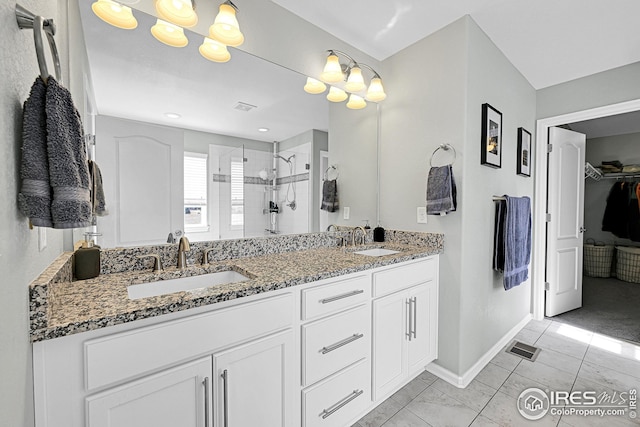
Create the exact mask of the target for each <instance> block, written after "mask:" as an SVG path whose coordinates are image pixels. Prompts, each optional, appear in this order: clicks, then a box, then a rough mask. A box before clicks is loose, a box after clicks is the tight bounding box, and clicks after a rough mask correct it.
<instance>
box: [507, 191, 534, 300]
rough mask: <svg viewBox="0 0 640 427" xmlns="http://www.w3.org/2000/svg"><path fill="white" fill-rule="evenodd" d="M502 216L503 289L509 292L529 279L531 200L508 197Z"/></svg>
mask: <svg viewBox="0 0 640 427" xmlns="http://www.w3.org/2000/svg"><path fill="white" fill-rule="evenodd" d="M505 199H506V200H507V203H506V204H507V210H506V212H505V216H504V280H503V284H504V289H505V290H509V289H511V288H513V287H514V286H518V285H520V284H521V283H523V282H524V281H525V280H527V279H528V278H529V261H530V260H531V200H530V199H529V198H528V197H509V196H505Z"/></svg>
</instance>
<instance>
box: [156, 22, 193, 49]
mask: <svg viewBox="0 0 640 427" xmlns="http://www.w3.org/2000/svg"><path fill="white" fill-rule="evenodd" d="M151 34H153V37H155V38H156V39H157V40H158V41H161V42H162V43H164V44H166V45H168V46H172V47H185V46H186V45H187V44H188V43H189V39H187V36H185V35H184V29H183V28H182V27H179V26H177V25H174V24H172V23H171V22H167V21H163V20H162V19H158V20H157V21H156V25H154V26H153V27H151Z"/></svg>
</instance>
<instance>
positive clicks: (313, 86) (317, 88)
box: [304, 77, 327, 95]
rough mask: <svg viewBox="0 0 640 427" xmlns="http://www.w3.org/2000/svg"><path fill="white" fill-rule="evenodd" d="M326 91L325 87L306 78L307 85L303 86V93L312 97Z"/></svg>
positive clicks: (316, 81) (318, 81)
mask: <svg viewBox="0 0 640 427" xmlns="http://www.w3.org/2000/svg"><path fill="white" fill-rule="evenodd" d="M325 90H327V85H325V84H324V83H322V82H321V81H320V80H316V79H314V78H313V77H307V83H306V84H305V85H304V91H305V92H307V93H310V94H312V95H316V94H318V93H322V92H324V91H325Z"/></svg>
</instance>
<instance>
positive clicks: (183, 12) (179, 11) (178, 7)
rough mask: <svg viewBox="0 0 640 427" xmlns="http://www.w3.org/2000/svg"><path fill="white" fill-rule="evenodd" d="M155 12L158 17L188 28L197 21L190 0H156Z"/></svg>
mask: <svg viewBox="0 0 640 427" xmlns="http://www.w3.org/2000/svg"><path fill="white" fill-rule="evenodd" d="M156 12H157V13H158V17H159V18H160V19H162V20H164V21H169V22H171V23H172V24H175V25H179V26H181V27H187V28H189V27H193V26H194V25H196V24H197V23H198V15H196V8H195V4H194V2H193V1H192V0H156Z"/></svg>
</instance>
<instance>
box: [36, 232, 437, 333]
mask: <svg viewBox="0 0 640 427" xmlns="http://www.w3.org/2000/svg"><path fill="white" fill-rule="evenodd" d="M371 247H377V248H388V249H395V250H399V251H400V252H399V253H396V254H391V255H385V256H380V257H371V256H366V255H359V254H355V253H353V252H354V250H361V249H367V248H371ZM441 252H442V245H441V244H440V245H409V244H399V243H381V244H375V245H365V246H359V247H357V248H352V247H348V248H347V249H346V250H345V249H343V248H337V247H319V248H311V249H307V250H298V251H294V252H282V253H275V254H267V255H260V256H249V257H244V258H237V259H227V260H221V261H214V262H213V263H211V264H210V265H209V266H206V267H204V266H201V265H194V264H191V265H189V267H188V268H185V269H184V270H178V269H177V268H175V266H172V267H170V268H165V269H164V271H160V272H156V273H154V272H152V271H151V270H150V269H149V270H144V271H133V272H120V273H113V274H103V275H100V276H98V277H96V278H94V279H89V280H77V281H59V282H56V281H51V280H49V282H47V284H46V286H44V285H40V287H38V286H39V285H38V281H36V282H34V283H33V284H32V285H31V312H32V313H31V314H32V316H31V340H32V341H34V342H35V341H41V340H45V339H51V338H56V337H61V336H65V335H71V334H75V333H79V332H84V331H90V330H95V329H100V328H103V327H107V326H112V325H117V324H121V323H126V322H131V321H134V320H138V319H144V318H149V317H154V316H159V315H162V314H167V313H172V312H178V311H182V310H187V309H190V308H194V307H201V306H205V305H210V304H215V303H218V302H222V301H228V300H232V299H236V298H241V297H245V296H249V295H254V294H259V293H263V292H269V291H273V290H277V289H283V288H288V287H291V286H296V285H300V284H304V283H309V282H313V281H317V280H322V279H327V278H331V277H337V276H341V275H345V274H349V273H354V272H358V271H363V270H368V269H372V268H376V267H381V266H385V265H390V264H395V263H399V262H403V261H409V260H412V259H417V258H423V257H427V256H430V255H434V254H438V253H441ZM71 254H72V253H65V254H63V255H62V256H61V258H62V259H59V261H57V263H58V264H59V265H57V266H56V265H52V266H51V267H50V269H52V270H53V269H55V268H58V269H59V268H60V266H61V265H63V264H64V257H65V255H66V256H69V257H70V256H71ZM54 264H55V263H54ZM225 270H235V271H237V272H239V273H241V274H243V275H245V276H247V277H249V280H247V281H244V282H238V283H232V284H223V285H218V286H212V287H208V288H199V289H195V290H190V291H180V292H176V293H172V294H166V295H161V296H153V297H148V298H141V299H137V300H132V299H129V296H128V293H127V287H128V286H129V285H132V284H139V283H146V282H154V281H157V280H159V279H162V280H166V279H174V278H180V277H188V276H195V275H201V274H206V273H213V272H217V271H225ZM45 273H46V272H45ZM43 275H44V276H46V274H43ZM41 282H43V281H42V280H41ZM43 289H44V290H43ZM34 294H35V295H34Z"/></svg>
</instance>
